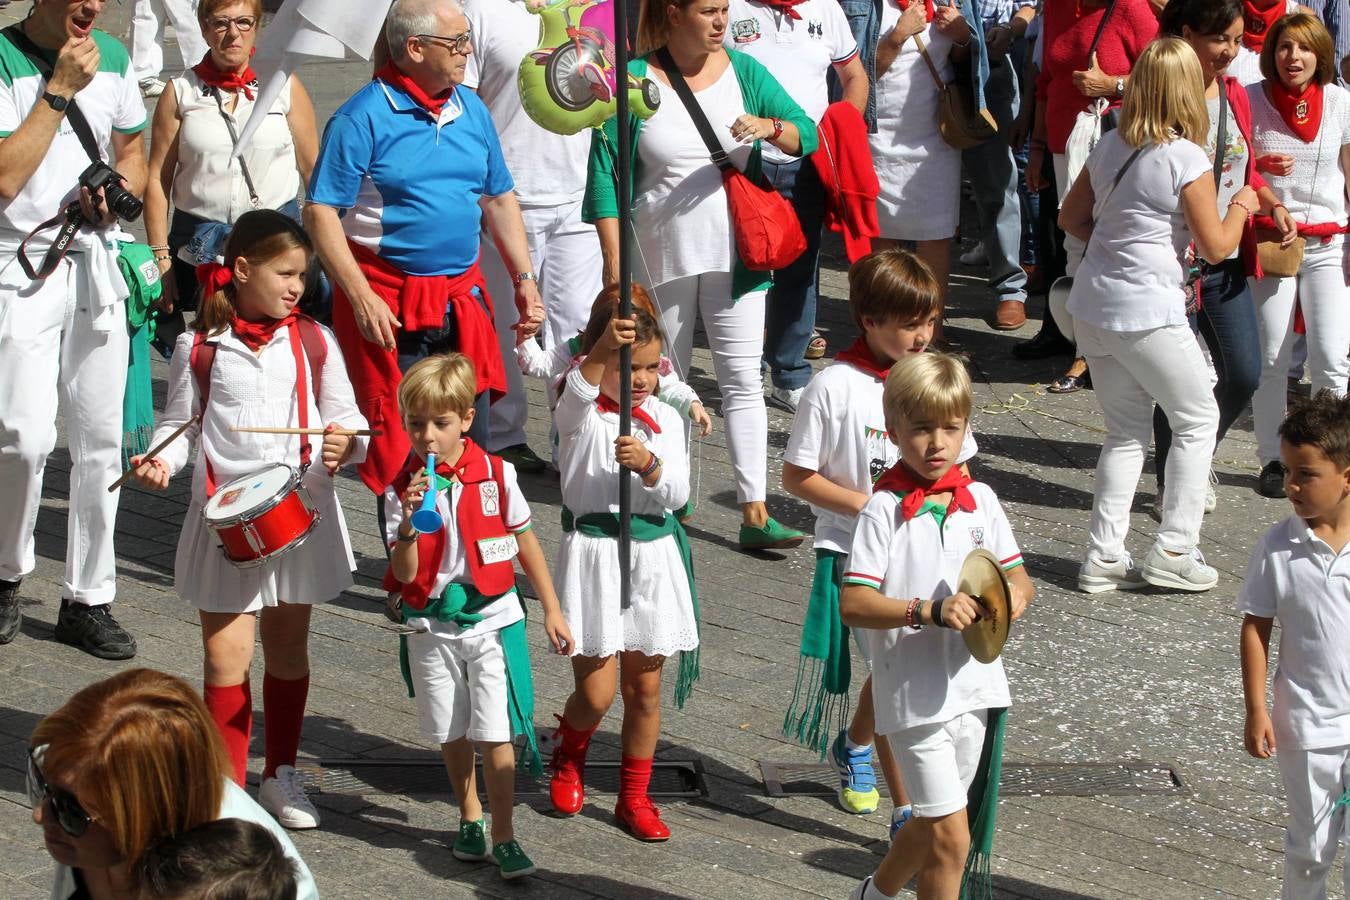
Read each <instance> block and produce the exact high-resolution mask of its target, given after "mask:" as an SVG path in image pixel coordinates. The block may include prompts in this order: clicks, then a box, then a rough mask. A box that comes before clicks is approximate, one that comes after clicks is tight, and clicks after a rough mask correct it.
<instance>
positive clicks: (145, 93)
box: [140, 78, 166, 97]
mask: <svg viewBox="0 0 1350 900" xmlns="http://www.w3.org/2000/svg"><path fill="white" fill-rule="evenodd" d="M140 87H141V96H142V97H158V96H159V95H160V94H162V93H164V88H165V87H166V85H165V84H164V82H162V81H160V80H159V79H158V78H142V79H141V84H140Z"/></svg>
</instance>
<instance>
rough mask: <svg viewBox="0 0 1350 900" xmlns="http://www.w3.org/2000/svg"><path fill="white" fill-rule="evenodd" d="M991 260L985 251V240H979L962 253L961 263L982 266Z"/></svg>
mask: <svg viewBox="0 0 1350 900" xmlns="http://www.w3.org/2000/svg"><path fill="white" fill-rule="evenodd" d="M987 262H989V257H988V256H986V255H985V252H984V242H983V241H981V242H978V243H976V244H975V246H974V247H971V248H970V249H969V250H967V251H966V252H965V253H962V254H961V265H963V266H982V265H984V264H985V263H987Z"/></svg>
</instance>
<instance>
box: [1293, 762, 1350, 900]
mask: <svg viewBox="0 0 1350 900" xmlns="http://www.w3.org/2000/svg"><path fill="white" fill-rule="evenodd" d="M1275 758H1276V759H1277V760H1279V763H1280V774H1281V775H1282V776H1284V792H1285V795H1286V797H1287V798H1288V801H1287V802H1288V804H1289V824H1288V827H1287V828H1286V829H1285V832H1284V887H1283V889H1282V890H1281V892H1280V896H1281V898H1282V900H1326V896H1327V872H1328V871H1329V870H1330V869H1331V864H1332V863H1333V862H1335V861H1336V850H1337V845H1338V844H1341V845H1344V846H1345V847H1346V848H1347V851H1350V811H1347V810H1346V808H1345V807H1343V806H1342V807H1339V808H1337V807H1336V806H1335V803H1336V801H1337V800H1339V799H1340V798H1341V797H1342V796H1343V795H1344V794H1345V792H1346V791H1350V745H1347V746H1341V747H1331V748H1328V749H1323V750H1296V749H1294V748H1293V747H1291V746H1287V745H1286V744H1280V752H1279V753H1277V754H1276V755H1275ZM1347 857H1348V858H1347V859H1346V860H1345V861H1344V862H1346V863H1350V852H1347ZM1342 879H1343V882H1342V883H1343V885H1344V887H1343V888H1342V890H1343V892H1344V893H1343V896H1346V897H1350V865H1346V866H1345V868H1344V871H1343V872H1342Z"/></svg>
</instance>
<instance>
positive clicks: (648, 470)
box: [638, 453, 661, 478]
mask: <svg viewBox="0 0 1350 900" xmlns="http://www.w3.org/2000/svg"><path fill="white" fill-rule="evenodd" d="M659 468H661V457H659V456H657V455H656V454H655V453H652V454H651V458H650V459H648V460H647V465H645V466H643V467H642V469H641V471H639V472H638V477H639V478H646V477H647V476H648V475H650V474H652V473H653V472H655V471H656V470H657V469H659Z"/></svg>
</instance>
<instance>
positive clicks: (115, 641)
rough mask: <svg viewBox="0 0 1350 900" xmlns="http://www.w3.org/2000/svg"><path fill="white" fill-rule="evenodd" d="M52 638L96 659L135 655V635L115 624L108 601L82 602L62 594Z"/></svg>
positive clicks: (129, 657)
mask: <svg viewBox="0 0 1350 900" xmlns="http://www.w3.org/2000/svg"><path fill="white" fill-rule="evenodd" d="M56 639H57V640H58V641H60V642H61V643H63V644H70V645H71V646H72V647H79V648H80V649H81V650H83V651H84V652H85V653H88V654H89V655H90V656H97V657H98V658H99V659H131V658H132V657H133V656H135V655H136V639H135V638H134V637H132V636H131V635H130V634H129V633H128V632H127V630H126V629H125V628H123V627H122V626H121V625H119V624H117V620H116V619H114V618H113V615H112V607H111V605H110V604H104V605H102V606H85V605H84V604H83V603H72V602H71V601H70V600H67V599H65V598H64V597H63V598H62V599H61V611H60V612H59V613H57V614H56Z"/></svg>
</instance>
